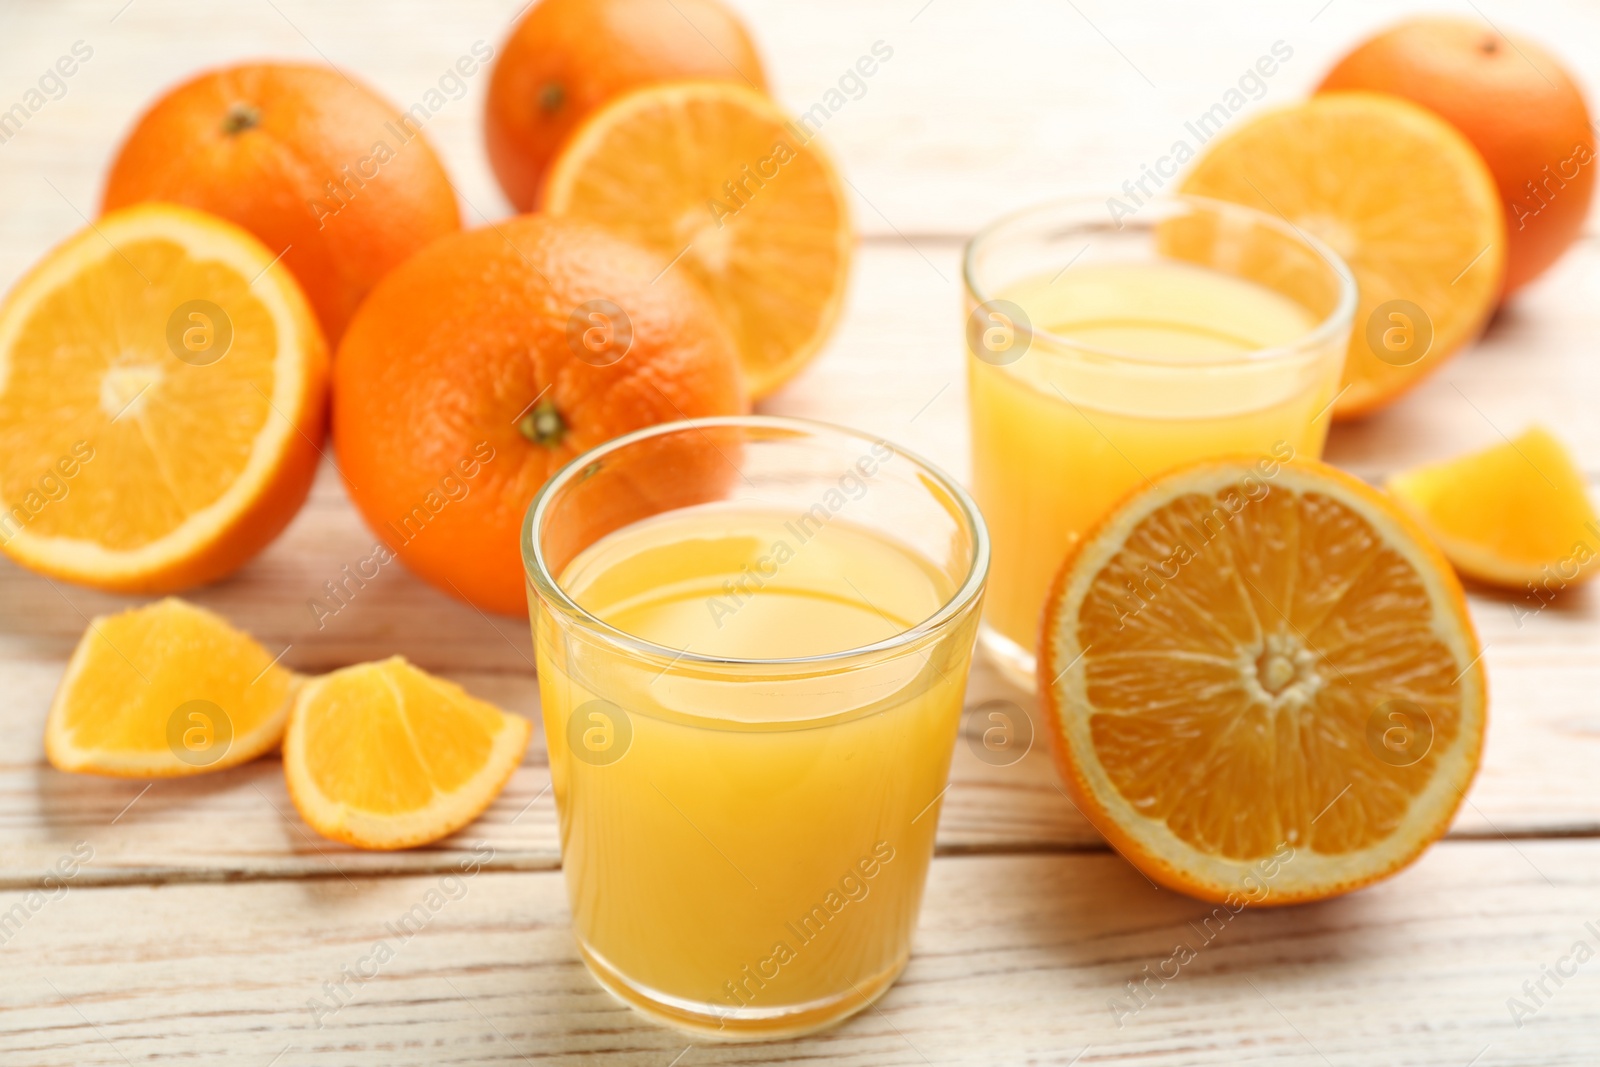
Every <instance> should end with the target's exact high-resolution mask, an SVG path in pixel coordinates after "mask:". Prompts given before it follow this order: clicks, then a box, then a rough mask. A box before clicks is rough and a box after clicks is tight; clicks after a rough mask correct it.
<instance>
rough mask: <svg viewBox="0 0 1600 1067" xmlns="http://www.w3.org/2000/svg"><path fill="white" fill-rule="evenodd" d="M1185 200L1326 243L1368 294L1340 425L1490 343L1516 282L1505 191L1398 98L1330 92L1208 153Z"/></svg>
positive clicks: (1439, 124)
mask: <svg viewBox="0 0 1600 1067" xmlns="http://www.w3.org/2000/svg"><path fill="white" fill-rule="evenodd" d="M1182 188H1183V191H1184V192H1186V193H1197V194H1199V195H1202V196H1211V197H1216V198H1218V199H1220V200H1231V201H1234V202H1236V203H1240V204H1245V205H1248V206H1250V207H1254V208H1257V209H1259V210H1261V211H1265V212H1268V213H1269V214H1275V215H1279V216H1281V217H1283V218H1285V219H1287V220H1288V221H1289V222H1291V223H1292V224H1294V225H1295V226H1296V227H1298V228H1299V229H1300V230H1302V231H1303V232H1306V233H1309V234H1311V235H1313V236H1316V237H1320V238H1322V240H1323V241H1325V242H1326V243H1327V244H1328V245H1329V246H1330V247H1332V248H1333V250H1334V251H1335V252H1337V253H1338V254H1339V255H1340V256H1342V257H1343V258H1344V260H1345V262H1346V263H1348V264H1349V265H1350V270H1351V272H1352V273H1353V274H1354V275H1355V277H1356V283H1357V285H1358V287H1359V288H1360V291H1361V300H1360V304H1359V306H1358V307H1357V309H1356V317H1355V323H1354V329H1353V330H1352V331H1351V335H1350V348H1349V351H1348V354H1347V355H1346V358H1345V367H1344V386H1345V389H1344V391H1343V392H1342V393H1341V394H1340V396H1339V400H1338V402H1337V404H1336V405H1335V406H1334V415H1335V416H1337V417H1348V416H1354V415H1361V414H1365V413H1366V412H1369V411H1374V410H1376V409H1378V408H1380V407H1383V406H1384V405H1386V404H1389V403H1392V402H1393V401H1395V400H1396V399H1398V398H1399V397H1400V396H1401V394H1403V393H1404V392H1406V390H1408V389H1410V388H1412V387H1413V386H1415V385H1416V384H1417V383H1418V382H1420V381H1421V380H1422V379H1423V378H1424V377H1426V376H1427V375H1428V374H1430V373H1432V372H1433V371H1435V370H1437V369H1438V368H1439V367H1440V366H1441V365H1443V363H1444V362H1445V360H1447V359H1449V358H1450V357H1451V356H1452V355H1454V354H1455V353H1456V352H1457V351H1458V350H1459V349H1460V348H1461V347H1462V346H1464V345H1465V344H1467V343H1468V342H1469V341H1471V340H1472V339H1473V338H1474V337H1476V336H1477V335H1478V332H1479V331H1480V330H1481V329H1482V328H1483V325H1484V323H1485V322H1486V321H1487V320H1488V317H1489V313H1490V312H1491V311H1492V310H1493V309H1494V306H1495V302H1496V300H1497V298H1498V296H1499V292H1500V280H1501V275H1502V274H1503V272H1504V270H1505V256H1506V235H1505V223H1504V219H1503V217H1502V209H1501V206H1500V197H1499V194H1498V192H1497V191H1496V188H1495V183H1494V178H1493V176H1492V175H1490V173H1489V169H1488V167H1487V166H1485V165H1484V162H1483V159H1482V157H1481V156H1479V155H1478V152H1477V150H1476V149H1475V148H1473V147H1472V144H1471V143H1470V142H1469V141H1468V140H1467V139H1466V138H1465V137H1463V136H1462V135H1461V134H1460V133H1459V132H1458V131H1457V130H1456V129H1455V127H1453V126H1451V125H1450V124H1449V123H1447V122H1445V121H1444V120H1443V119H1441V118H1439V117H1438V116H1437V115H1435V114H1433V113H1432V112H1431V111H1426V110H1424V109H1423V108H1420V107H1418V106H1417V105H1415V104H1412V103H1410V102H1408V101H1405V100H1401V99H1400V98H1398V97H1392V96H1386V95H1383V94H1379V93H1365V92H1344V93H1325V94H1321V95H1318V96H1315V97H1313V98H1312V99H1310V100H1307V101H1305V102H1304V103H1300V104H1295V105H1292V106H1290V107H1286V108H1282V109H1280V110H1277V111H1270V112H1267V113H1266V114H1263V115H1261V116H1260V117H1258V118H1255V119H1252V120H1251V121H1249V122H1246V123H1243V124H1242V125H1240V126H1239V127H1238V128H1237V129H1235V130H1233V131H1232V132H1230V133H1228V134H1226V135H1224V136H1223V137H1221V138H1220V139H1218V140H1217V141H1216V142H1215V143H1214V144H1212V145H1211V146H1210V147H1209V148H1207V150H1206V152H1205V154H1204V155H1203V156H1201V157H1200V160H1199V161H1198V162H1197V163H1196V164H1195V166H1194V170H1193V171H1191V172H1190V174H1189V175H1188V176H1187V177H1186V178H1185V179H1184V181H1183V186H1182Z"/></svg>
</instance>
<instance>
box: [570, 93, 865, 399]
mask: <svg viewBox="0 0 1600 1067" xmlns="http://www.w3.org/2000/svg"><path fill="white" fill-rule="evenodd" d="M544 207H545V210H547V211H549V212H550V213H551V214H554V215H575V216H578V217H580V218H585V219H589V220H591V221H593V222H597V223H599V224H601V225H603V226H606V227H608V228H610V229H611V230H613V231H615V232H617V233H620V234H622V235H623V236H626V237H630V238H632V239H634V240H635V241H638V242H639V243H640V244H643V245H646V246H648V247H650V248H652V249H654V250H655V251H656V252H658V253H660V254H661V256H662V262H663V264H667V263H672V264H673V266H672V267H670V268H668V269H674V270H685V271H687V272H688V273H689V274H691V275H693V276H694V278H695V279H696V280H698V281H699V282H700V284H701V285H702V286H703V287H704V288H705V290H706V291H707V292H708V293H709V294H710V295H711V298H712V300H713V301H714V302H715V303H716V305H717V306H718V308H719V309H720V310H721V312H722V316H723V320H724V321H725V322H726V323H727V325H728V327H729V329H730V330H731V331H732V333H733V335H734V339H735V341H736V342H737V343H738V347H739V351H740V354H741V362H742V364H743V366H744V370H745V376H746V383H747V385H748V387H749V390H750V393H751V395H752V396H753V397H754V398H756V399H759V398H761V397H763V396H766V395H768V394H769V393H771V392H773V391H774V390H775V389H777V388H778V387H779V386H780V385H782V384H783V383H784V382H786V381H788V380H789V379H790V378H792V377H793V376H794V375H795V374H797V373H799V371H800V369H801V368H802V367H804V366H805V364H806V362H807V361H808V360H810V359H811V357H812V356H814V355H815V354H816V353H817V351H818V350H819V349H820V348H821V347H822V344H823V342H824V341H825V340H827V337H828V334H829V332H830V331H831V330H832V329H833V325H834V322H835V320H836V319H837V318H838V316H839V309H840V306H841V305H842V303H843V301H844V293H845V286H846V283H847V281H848V279H849V273H850V253H851V248H852V246H853V245H854V243H855V236H854V234H853V233H852V231H851V228H850V217H849V211H848V209H847V208H846V206H845V199H844V193H843V190H842V189H841V187H840V184H839V178H838V176H837V174H836V173H835V172H834V168H833V164H832V163H831V162H830V161H829V160H828V157H827V156H826V155H825V154H823V152H822V149H821V147H820V146H819V145H818V144H817V142H816V141H815V140H813V139H812V137H811V135H810V132H808V128H807V127H806V126H805V125H804V120H803V119H802V120H801V123H800V124H798V125H797V124H796V123H795V122H794V121H792V120H791V119H790V118H789V116H788V115H786V114H784V112H783V111H782V110H780V109H779V108H778V107H777V106H776V105H775V104H773V102H772V101H771V100H769V99H768V98H767V97H766V96H764V95H762V94H761V93H758V92H756V91H755V90H753V89H749V88H746V87H744V86H741V85H735V84H731V83H727V82H670V83H667V84H662V85H654V86H650V87H647V88H644V89H640V90H637V91H635V92H633V93H630V94H627V95H625V96H622V97H619V98H617V99H616V100H614V101H613V102H611V103H610V104H608V105H607V106H606V107H604V108H602V109H600V110H599V111H596V112H595V113H594V114H593V115H591V116H590V117H589V118H588V119H587V120H585V122H584V124H583V125H582V126H580V127H579V128H578V129H577V130H576V131H575V132H574V133H573V135H572V137H571V139H570V140H569V141H568V142H567V145H566V147H565V148H563V150H562V152H561V154H560V156H559V157H557V159H556V161H555V163H554V164H553V165H552V167H551V170H550V174H549V178H548V181H547V184H546V186H545V193H544ZM623 310H624V311H626V310H627V309H626V308H624V309H623Z"/></svg>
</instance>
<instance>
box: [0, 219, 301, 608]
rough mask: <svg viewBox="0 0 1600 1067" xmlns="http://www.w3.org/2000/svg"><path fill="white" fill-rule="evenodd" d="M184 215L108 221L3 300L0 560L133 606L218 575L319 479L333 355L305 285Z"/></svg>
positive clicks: (249, 247) (252, 245)
mask: <svg viewBox="0 0 1600 1067" xmlns="http://www.w3.org/2000/svg"><path fill="white" fill-rule="evenodd" d="M279 251H281V250H279V249H272V250H268V249H267V248H266V247H265V246H264V245H262V244H261V243H260V242H259V241H257V240H256V239H255V238H254V237H251V236H250V235H249V234H248V233H246V232H245V231H244V230H242V229H239V228H238V227H237V226H234V225H233V224H231V223H228V222H224V221H222V220H221V219H218V218H214V217H212V216H210V215H206V214H203V213H201V212H198V211H194V210H191V209H189V208H180V207H175V206H172V205H167V204H143V205H139V206H136V207H130V208H125V209H123V210H120V211H114V212H111V213H110V214H108V215H106V216H105V217H104V218H102V219H100V220H99V221H98V222H96V223H95V224H93V225H92V226H91V227H89V228H88V229H85V230H83V231H81V232H80V233H78V234H76V235H75V236H73V237H71V238H68V240H67V241H66V242H65V243H63V244H62V245H61V246H59V247H58V248H56V249H55V250H54V251H53V252H51V253H50V254H49V255H48V256H46V257H45V259H44V260H43V261H42V262H41V263H39V264H38V266H36V267H34V269H33V271H32V272H31V273H29V274H28V275H27V276H26V277H25V278H23V280H22V281H21V282H19V283H18V284H17V286H16V288H15V289H13V290H12V291H11V293H10V295H9V296H8V297H7V298H6V300H5V303H4V305H0V548H3V549H4V551H5V552H6V553H7V554H8V555H10V556H11V557H12V558H13V559H15V560H16V561H17V562H19V563H21V564H22V565H23V566H26V567H29V568H32V569H33V570H36V571H40V572H42V573H44V574H48V575H53V576H56V577H59V578H65V579H67V580H69V581H74V582H81V583H83V584H85V585H92V586H97V587H99V588H102V589H111V590H118V591H124V592H163V591H168V590H175V589H181V588H185V587H188V586H192V585H197V584H200V583H202V582H207V581H211V580H213V579H216V578H219V577H221V576H223V575H225V574H227V573H228V572H230V571H232V570H233V569H235V568H236V567H238V566H240V565H241V564H242V563H244V562H245V561H246V560H248V559H249V558H250V557H251V556H252V555H254V554H255V553H256V552H257V551H259V550H260V549H261V548H262V547H263V546H265V545H266V544H267V542H269V541H270V540H272V538H273V537H275V536H276V535H277V533H278V532H279V531H280V530H281V529H283V527H284V525H285V524H287V523H288V521H289V519H290V518H292V517H293V516H294V513H295V512H296V511H297V510H298V509H299V507H300V504H301V503H302V502H303V501H304V500H305V496H306V492H307V490H308V489H309V488H310V486H311V478H312V475H313V474H314V473H315V471H316V465H317V459H318V453H317V442H318V441H320V440H321V437H322V428H323V416H324V401H325V394H326V391H327V352H326V348H325V346H324V344H323V340H322V335H321V333H320V332H319V331H318V327H317V324H316V321H315V320H314V319H313V318H312V316H311V311H310V308H309V306H308V305H307V303H306V300H305V297H304V296H303V295H302V294H301V292H300V289H299V287H298V286H297V285H296V283H295V281H294V279H293V278H292V277H291V276H290V275H289V272H288V270H287V269H285V268H284V266H283V264H282V263H280V262H274V257H275V256H277V254H278V253H279Z"/></svg>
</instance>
